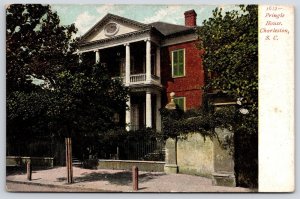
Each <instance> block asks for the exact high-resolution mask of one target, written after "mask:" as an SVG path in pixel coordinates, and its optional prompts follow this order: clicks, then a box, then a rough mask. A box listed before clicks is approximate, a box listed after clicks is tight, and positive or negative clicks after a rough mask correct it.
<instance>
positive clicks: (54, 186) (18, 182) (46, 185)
mask: <svg viewBox="0 0 300 199" xmlns="http://www.w3.org/2000/svg"><path fill="white" fill-rule="evenodd" d="M8 182H10V183H15V184H26V185H35V186H44V187H49V188H64V189H76V188H79V189H82V190H83V189H84V190H86V191H85V192H99V193H105V192H114V193H122V191H112V190H105V189H93V188H86V187H78V186H73V187H70V186H68V185H67V184H66V185H54V184H44V183H39V182H25V181H14V180H6V183H8ZM7 191H8V192H14V191H13V190H12V191H10V190H7ZM49 192H51V191H49ZM72 192H74V193H76V192H77V193H79V192H82V191H76V190H73V191H72Z"/></svg>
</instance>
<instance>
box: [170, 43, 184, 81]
mask: <svg viewBox="0 0 300 199" xmlns="http://www.w3.org/2000/svg"><path fill="white" fill-rule="evenodd" d="M181 50H183V75H181V76H174V67H173V64H174V63H173V60H174V59H173V54H174V52H176V51H181ZM171 53H172V56H171V57H172V61H171V67H172V78H180V77H185V75H186V74H185V48H180V49H176V50H172V51H171Z"/></svg>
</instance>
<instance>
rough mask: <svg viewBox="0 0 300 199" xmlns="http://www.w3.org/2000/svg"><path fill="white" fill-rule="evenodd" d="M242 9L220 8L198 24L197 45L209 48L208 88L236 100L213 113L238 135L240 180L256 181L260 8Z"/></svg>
mask: <svg viewBox="0 0 300 199" xmlns="http://www.w3.org/2000/svg"><path fill="white" fill-rule="evenodd" d="M239 8H240V9H239V10H238V9H236V10H232V11H229V12H225V13H223V11H222V9H218V8H216V9H215V10H214V11H213V17H212V18H209V19H208V20H205V21H204V23H203V26H202V27H201V28H200V29H199V36H200V38H201V41H202V42H201V44H200V46H199V48H200V49H201V50H204V52H205V53H204V56H203V58H204V67H205V72H206V86H205V88H204V89H205V91H206V93H210V92H211V91H219V92H220V93H223V96H224V95H226V96H227V97H229V98H231V100H235V101H237V104H238V109H232V107H230V108H224V109H223V110H221V111H218V112H215V113H214V115H213V118H214V126H215V127H228V128H232V131H233V132H234V134H235V135H234V137H235V141H234V143H235V162H236V170H237V173H238V174H239V176H238V183H239V182H240V185H244V184H246V185H248V186H249V185H250V186H257V173H258V172H257V167H258V164H257V163H258V161H257V159H258V7H257V6H256V5H248V6H239ZM242 181H243V182H242Z"/></svg>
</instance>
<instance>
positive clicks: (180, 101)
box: [174, 97, 185, 110]
mask: <svg viewBox="0 0 300 199" xmlns="http://www.w3.org/2000/svg"><path fill="white" fill-rule="evenodd" d="M174 103H175V104H176V105H177V106H178V108H180V109H181V110H185V97H175V98H174Z"/></svg>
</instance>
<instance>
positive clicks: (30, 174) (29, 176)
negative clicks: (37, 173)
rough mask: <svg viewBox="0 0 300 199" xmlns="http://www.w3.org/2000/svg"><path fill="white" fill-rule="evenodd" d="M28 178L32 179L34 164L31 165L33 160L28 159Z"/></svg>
mask: <svg viewBox="0 0 300 199" xmlns="http://www.w3.org/2000/svg"><path fill="white" fill-rule="evenodd" d="M26 166H27V180H29V181H31V178H32V166H31V161H30V160H29V161H27V164H26Z"/></svg>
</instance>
